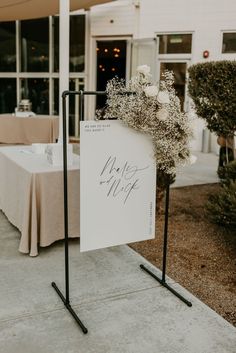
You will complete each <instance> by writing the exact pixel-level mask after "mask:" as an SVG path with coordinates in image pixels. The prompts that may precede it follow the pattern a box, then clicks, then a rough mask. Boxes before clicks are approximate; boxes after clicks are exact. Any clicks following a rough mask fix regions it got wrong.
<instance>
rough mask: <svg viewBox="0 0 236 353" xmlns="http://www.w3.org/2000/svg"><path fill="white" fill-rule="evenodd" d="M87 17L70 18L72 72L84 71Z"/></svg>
mask: <svg viewBox="0 0 236 353" xmlns="http://www.w3.org/2000/svg"><path fill="white" fill-rule="evenodd" d="M84 55H85V15H80V16H71V17H70V72H81V71H84Z"/></svg>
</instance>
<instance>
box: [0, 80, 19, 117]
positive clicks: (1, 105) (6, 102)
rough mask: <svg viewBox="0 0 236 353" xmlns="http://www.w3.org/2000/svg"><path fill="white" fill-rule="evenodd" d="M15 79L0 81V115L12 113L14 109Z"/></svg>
mask: <svg viewBox="0 0 236 353" xmlns="http://www.w3.org/2000/svg"><path fill="white" fill-rule="evenodd" d="M16 106H17V104H16V79H15V78H1V79H0V113H1V114H3V113H13V112H15V108H16Z"/></svg>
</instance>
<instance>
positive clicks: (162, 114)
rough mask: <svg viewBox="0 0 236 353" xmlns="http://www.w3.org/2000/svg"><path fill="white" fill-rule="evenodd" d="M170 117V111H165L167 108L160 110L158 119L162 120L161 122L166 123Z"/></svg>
mask: <svg viewBox="0 0 236 353" xmlns="http://www.w3.org/2000/svg"><path fill="white" fill-rule="evenodd" d="M168 116H169V113H168V111H167V110H166V109H165V108H162V109H160V110H159V111H158V112H157V118H158V119H159V120H160V121H165V120H167V119H168Z"/></svg>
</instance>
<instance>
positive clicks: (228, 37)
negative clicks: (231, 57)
mask: <svg viewBox="0 0 236 353" xmlns="http://www.w3.org/2000/svg"><path fill="white" fill-rule="evenodd" d="M222 53H236V32H234V33H233V32H232V33H223V43H222Z"/></svg>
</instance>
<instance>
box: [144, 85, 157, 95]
mask: <svg viewBox="0 0 236 353" xmlns="http://www.w3.org/2000/svg"><path fill="white" fill-rule="evenodd" d="M144 93H145V94H146V96H147V97H156V96H157V95H158V88H157V86H147V87H146V88H144Z"/></svg>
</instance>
